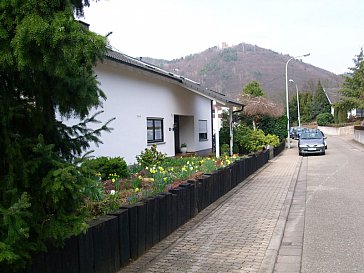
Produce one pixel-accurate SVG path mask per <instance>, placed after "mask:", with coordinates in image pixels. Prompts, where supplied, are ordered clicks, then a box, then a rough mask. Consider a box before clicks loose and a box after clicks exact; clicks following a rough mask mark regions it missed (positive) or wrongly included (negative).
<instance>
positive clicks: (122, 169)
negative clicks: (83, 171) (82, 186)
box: [83, 156, 129, 180]
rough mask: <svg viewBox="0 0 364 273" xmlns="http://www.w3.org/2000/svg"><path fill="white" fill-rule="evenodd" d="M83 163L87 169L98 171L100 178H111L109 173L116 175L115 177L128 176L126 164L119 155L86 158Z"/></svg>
mask: <svg viewBox="0 0 364 273" xmlns="http://www.w3.org/2000/svg"><path fill="white" fill-rule="evenodd" d="M83 165H84V166H86V167H88V168H89V169H93V170H94V172H95V173H100V174H101V179H102V180H107V179H111V178H112V177H110V175H114V176H117V178H126V177H128V176H129V169H128V166H127V164H126V162H125V160H124V159H123V158H121V157H111V158H109V157H105V156H103V157H97V158H95V159H89V160H86V161H85V162H84V163H83ZM114 178H115V177H114Z"/></svg>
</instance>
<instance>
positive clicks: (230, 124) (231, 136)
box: [229, 107, 234, 156]
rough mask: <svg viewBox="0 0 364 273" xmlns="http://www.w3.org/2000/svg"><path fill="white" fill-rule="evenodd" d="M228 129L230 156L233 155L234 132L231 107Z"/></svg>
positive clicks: (230, 109) (231, 109)
mask: <svg viewBox="0 0 364 273" xmlns="http://www.w3.org/2000/svg"><path fill="white" fill-rule="evenodd" d="M229 117H230V120H229V129H230V156H232V155H233V153H234V151H233V145H234V134H233V133H234V132H233V107H229Z"/></svg>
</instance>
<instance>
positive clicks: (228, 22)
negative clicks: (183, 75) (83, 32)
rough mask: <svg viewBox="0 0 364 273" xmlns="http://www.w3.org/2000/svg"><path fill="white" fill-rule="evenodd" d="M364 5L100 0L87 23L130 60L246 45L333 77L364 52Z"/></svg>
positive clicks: (294, 0) (319, 0)
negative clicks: (293, 59) (297, 59)
mask: <svg viewBox="0 0 364 273" xmlns="http://www.w3.org/2000/svg"><path fill="white" fill-rule="evenodd" d="M363 11H364V1H363V0H250V1H248V0H100V1H98V2H95V1H91V6H90V7H89V8H86V9H85V18H82V20H83V21H85V22H87V23H89V24H90V29H91V30H93V31H95V32H97V33H99V34H101V35H106V34H107V33H109V32H110V31H112V32H113V33H112V34H111V35H110V36H109V41H110V43H111V45H112V46H113V47H115V48H117V49H118V50H120V51H121V52H122V53H125V54H127V55H129V56H132V57H140V56H143V57H152V58H160V59H166V60H172V59H177V58H180V57H184V56H187V55H190V54H194V53H198V52H201V51H204V50H205V49H207V48H210V47H213V46H217V45H221V43H222V42H226V43H228V44H229V45H237V44H240V43H248V44H253V45H257V46H260V47H263V48H267V49H272V50H274V51H276V52H278V53H283V54H289V55H291V56H298V55H303V54H306V53H311V56H309V57H307V58H304V59H303V61H304V62H307V63H309V64H312V65H314V66H317V67H320V68H322V69H325V70H329V71H331V72H334V73H336V74H340V73H344V72H347V71H348V69H347V68H348V67H352V66H353V58H354V57H355V55H357V54H359V52H360V49H361V47H364V15H363Z"/></svg>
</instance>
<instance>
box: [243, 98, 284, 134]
mask: <svg viewBox="0 0 364 273" xmlns="http://www.w3.org/2000/svg"><path fill="white" fill-rule="evenodd" d="M240 102H241V103H242V104H244V105H245V106H244V109H243V114H244V115H247V116H251V117H253V128H254V130H256V123H257V121H259V119H260V118H261V117H262V116H269V117H273V118H279V117H281V116H282V115H283V112H284V109H283V107H282V106H280V105H277V104H276V103H274V102H273V101H271V100H269V99H267V98H266V97H262V96H259V97H254V96H251V95H242V96H241V97H240Z"/></svg>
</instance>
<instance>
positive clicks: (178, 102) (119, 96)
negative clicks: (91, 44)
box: [92, 50, 242, 164]
mask: <svg viewBox="0 0 364 273" xmlns="http://www.w3.org/2000/svg"><path fill="white" fill-rule="evenodd" d="M95 72H96V74H97V79H98V81H99V82H100V87H101V89H102V90H103V91H104V92H105V94H106V96H107V100H106V101H105V102H104V103H103V109H102V110H103V111H104V113H103V114H101V115H99V116H98V119H99V120H101V121H102V122H106V121H108V120H109V119H111V118H114V117H115V120H114V121H113V122H112V123H110V127H112V128H113V131H112V132H111V133H106V132H105V133H103V134H102V137H101V140H102V142H103V144H100V146H99V147H92V149H93V150H95V152H94V155H95V156H110V157H115V156H121V157H124V159H125V160H126V162H127V163H128V164H132V163H134V162H135V161H136V155H139V154H140V153H141V152H142V151H143V150H144V149H145V148H146V147H148V146H150V145H152V144H157V149H158V150H159V151H161V152H163V153H166V154H167V156H174V155H175V154H177V153H179V151H180V144H182V143H186V144H187V148H188V152H196V153H197V154H207V153H210V152H211V151H212V146H213V142H212V139H213V128H217V126H214V125H213V123H214V122H216V124H217V119H216V120H213V110H214V111H217V110H218V108H219V107H229V109H230V111H231V113H232V110H233V107H241V106H242V105H241V104H239V103H237V102H233V101H231V100H229V99H228V98H227V97H225V96H224V95H222V94H220V93H217V92H214V91H212V90H208V89H206V88H204V87H202V86H201V85H200V84H199V83H196V82H194V81H192V80H189V79H186V78H184V77H182V76H179V75H176V74H174V73H170V72H167V71H165V70H162V69H160V68H158V67H155V66H153V65H150V64H147V63H145V62H142V61H140V60H138V59H135V58H132V57H129V56H127V55H124V54H121V53H118V52H115V51H112V50H109V51H108V52H107V54H106V58H105V60H104V61H103V62H102V63H99V64H98V65H97V66H96V68H95ZM98 110H99V109H98ZM216 139H217V143H218V139H219V136H218V135H216ZM231 146H232V145H231ZM216 150H217V155H219V154H218V152H219V149H218V147H217V149H216Z"/></svg>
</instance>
